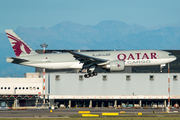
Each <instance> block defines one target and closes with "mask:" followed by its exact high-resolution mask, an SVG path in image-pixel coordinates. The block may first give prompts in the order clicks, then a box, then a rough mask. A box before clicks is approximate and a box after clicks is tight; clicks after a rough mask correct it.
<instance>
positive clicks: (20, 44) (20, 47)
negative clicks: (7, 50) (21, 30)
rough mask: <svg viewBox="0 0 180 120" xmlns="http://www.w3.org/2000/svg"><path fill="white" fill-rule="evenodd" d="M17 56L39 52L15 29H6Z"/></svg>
mask: <svg viewBox="0 0 180 120" xmlns="http://www.w3.org/2000/svg"><path fill="white" fill-rule="evenodd" d="M5 32H6V34H7V37H8V39H9V41H10V43H11V46H12V48H13V50H14V53H15V55H16V57H19V56H26V55H32V54H37V53H36V52H35V51H34V50H33V49H32V48H31V47H30V46H28V45H27V44H26V43H25V42H24V41H23V40H22V39H21V38H20V37H19V36H18V35H17V34H16V33H15V32H14V31H13V30H11V29H9V30H5Z"/></svg>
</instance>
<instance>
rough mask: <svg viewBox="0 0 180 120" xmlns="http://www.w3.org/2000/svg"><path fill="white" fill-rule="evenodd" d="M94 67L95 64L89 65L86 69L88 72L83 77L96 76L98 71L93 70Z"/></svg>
mask: <svg viewBox="0 0 180 120" xmlns="http://www.w3.org/2000/svg"><path fill="white" fill-rule="evenodd" d="M95 68H96V66H95V65H93V66H91V67H90V68H89V69H88V70H87V71H88V74H85V75H84V77H85V78H89V77H93V76H97V74H98V73H97V72H94V70H95Z"/></svg>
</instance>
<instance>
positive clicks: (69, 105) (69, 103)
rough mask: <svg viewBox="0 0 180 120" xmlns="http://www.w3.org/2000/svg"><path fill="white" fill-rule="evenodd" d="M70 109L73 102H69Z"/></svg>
mask: <svg viewBox="0 0 180 120" xmlns="http://www.w3.org/2000/svg"><path fill="white" fill-rule="evenodd" d="M69 108H71V100H69Z"/></svg>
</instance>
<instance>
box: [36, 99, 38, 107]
mask: <svg viewBox="0 0 180 120" xmlns="http://www.w3.org/2000/svg"><path fill="white" fill-rule="evenodd" d="M36 107H37V108H38V98H36Z"/></svg>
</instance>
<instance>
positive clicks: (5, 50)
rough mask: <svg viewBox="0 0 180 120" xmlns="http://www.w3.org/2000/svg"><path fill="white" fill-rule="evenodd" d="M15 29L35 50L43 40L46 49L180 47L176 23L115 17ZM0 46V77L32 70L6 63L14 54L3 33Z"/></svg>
mask: <svg viewBox="0 0 180 120" xmlns="http://www.w3.org/2000/svg"><path fill="white" fill-rule="evenodd" d="M15 32H16V34H17V35H18V36H20V37H21V38H22V39H23V40H24V41H25V42H26V43H28V45H30V46H31V47H32V48H33V49H34V50H36V49H41V47H40V44H42V43H46V44H48V48H47V49H71V50H72V49H76V50H77V49H87V50H90V49H93V50H107V49H108V50H112V49H117V50H130V49H133V50H134V49H158V50H179V45H180V25H179V23H178V25H177V26H176V25H175V24H173V25H167V26H157V27H153V28H146V27H143V26H140V25H137V24H133V25H128V24H126V23H124V22H120V21H115V20H109V21H102V22H100V23H98V24H97V25H95V26H91V25H81V24H77V23H73V22H62V23H59V24H57V25H55V26H52V27H49V28H45V27H42V28H35V27H32V28H26V27H18V28H17V29H16V30H15ZM0 49H1V50H0V51H1V54H0V65H1V68H0V76H8V75H9V76H12V75H15V74H21V75H22V74H23V73H25V72H34V68H31V67H25V66H20V65H14V64H10V63H6V61H5V60H6V59H5V58H6V57H8V56H15V55H14V52H13V50H12V49H11V45H10V43H9V41H8V38H7V36H6V34H5V33H0ZM14 70H16V71H14Z"/></svg>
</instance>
